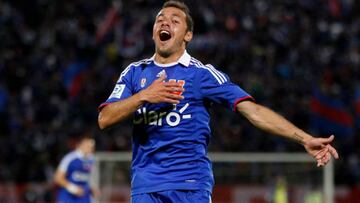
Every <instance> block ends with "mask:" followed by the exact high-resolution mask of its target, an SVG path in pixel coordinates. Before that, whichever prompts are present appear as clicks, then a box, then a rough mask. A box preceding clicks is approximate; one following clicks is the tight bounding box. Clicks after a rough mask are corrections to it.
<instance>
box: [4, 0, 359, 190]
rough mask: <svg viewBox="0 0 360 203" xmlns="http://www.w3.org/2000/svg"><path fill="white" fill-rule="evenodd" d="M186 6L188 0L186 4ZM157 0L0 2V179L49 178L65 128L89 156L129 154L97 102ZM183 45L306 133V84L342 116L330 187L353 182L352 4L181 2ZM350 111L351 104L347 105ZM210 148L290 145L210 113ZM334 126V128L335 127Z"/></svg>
mask: <svg viewBox="0 0 360 203" xmlns="http://www.w3.org/2000/svg"><path fill="white" fill-rule="evenodd" d="M189 2H190V1H189ZM161 5H162V1H157V0H148V1H145V0H136V1H126V0H124V1H122V2H121V1H117V0H114V1H96V0H71V1H70V0H66V1H50V0H31V1H10V0H5V1H2V2H0V28H1V29H0V41H1V43H0V118H1V119H0V120H1V122H0V154H1V156H0V182H13V183H24V182H46V181H51V179H52V175H53V172H54V170H55V168H56V167H57V164H58V161H59V160H60V158H61V156H62V155H63V154H65V153H66V152H67V151H69V149H70V148H72V147H73V145H74V138H76V136H77V134H79V133H81V132H83V131H87V132H91V133H93V134H94V135H95V137H96V140H97V146H96V147H97V150H99V151H104V150H106V151H129V150H130V149H131V131H132V128H131V125H130V124H131V121H129V122H128V123H124V124H121V125H119V126H116V127H114V128H112V129H110V130H107V131H100V130H99V128H98V126H97V115H98V113H97V107H98V105H99V104H100V103H101V102H103V101H104V100H105V99H106V98H107V97H108V96H109V94H110V93H111V91H112V88H113V86H114V83H115V82H116V80H117V78H118V76H119V74H120V73H121V71H122V70H123V69H124V68H125V67H126V66H127V65H128V64H129V63H130V62H132V61H137V60H140V59H143V58H148V57H151V54H152V53H153V51H154V47H153V43H152V39H151V34H152V25H153V20H154V16H155V15H156V12H157V11H158V9H159V7H160V6H161ZM189 5H190V8H191V12H192V15H193V17H194V20H195V35H194V39H193V41H192V42H191V43H190V44H189V47H188V52H189V53H190V54H192V55H193V56H194V57H196V58H198V59H199V60H201V61H203V62H205V63H211V64H213V65H214V66H215V67H217V68H218V69H219V70H221V71H223V72H225V73H227V74H228V75H229V76H230V78H231V79H232V81H233V82H234V83H237V84H239V85H240V86H241V87H242V88H243V89H245V90H247V91H248V92H249V93H251V94H252V95H253V96H254V98H255V99H256V101H257V102H259V103H261V104H264V105H266V106H269V107H271V108H272V109H275V110H276V111H278V112H280V113H281V114H282V115H284V116H285V117H286V118H288V119H289V120H291V121H293V122H294V123H295V124H296V125H298V126H299V127H301V128H303V129H306V130H307V131H309V132H311V133H313V134H315V135H319V136H321V135H327V134H324V133H326V132H324V131H321V130H319V129H318V128H317V126H316V125H314V122H313V114H314V113H316V112H313V111H312V108H311V101H312V99H313V91H314V89H319V90H321V92H322V93H323V94H324V95H327V96H328V97H330V98H336V99H338V100H339V101H340V102H341V104H343V106H342V109H341V111H343V112H345V113H346V115H347V116H348V117H349V118H350V121H349V122H350V124H349V123H347V125H346V126H345V128H347V129H350V131H349V133H344V134H336V135H335V136H336V140H335V141H336V142H335V146H336V147H337V148H338V149H339V154H340V157H341V159H340V160H339V161H337V162H336V172H335V174H336V183H337V184H344V185H353V184H359V183H360V163H359V161H360V160H359V158H360V151H359V147H358V145H359V144H360V139H359V126H360V124H359V123H358V124H357V122H356V120H359V118H360V110H358V112H357V113H356V101H357V103H360V95H358V96H357V97H356V92H357V91H359V88H360V87H359V84H360V83H359V82H360V77H359V76H360V69H359V67H360V49H359V43H360V41H359V40H360V2H359V1H354V0H315V1H314V0H297V1H292V0H281V1H270V0H244V1H237V0H227V1H221V0H209V1H200V0H197V1H191V3H189ZM358 109H360V108H359V106H358ZM212 111H213V112H212V113H213V114H214V115H213V121H212V126H213V138H212V141H211V144H210V150H211V151H256V152H257V151H265V152H275V151H276V152H285V151H286V152H288V151H300V152H303V149H302V148H301V146H300V145H298V144H296V143H293V142H289V141H286V140H283V139H282V138H280V139H279V138H276V137H273V136H267V135H265V134H264V133H263V132H261V131H259V130H257V129H256V128H254V127H252V126H251V125H250V124H249V123H248V122H247V121H246V120H245V119H243V118H242V117H240V116H238V115H236V114H234V113H232V112H230V111H226V110H225V109H224V108H214V109H213V110H212ZM339 125H343V123H341V122H340V123H339Z"/></svg>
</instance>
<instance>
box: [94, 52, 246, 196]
mask: <svg viewBox="0 0 360 203" xmlns="http://www.w3.org/2000/svg"><path fill="white" fill-rule="evenodd" d="M161 74H166V81H176V82H179V83H180V84H182V85H183V87H184V89H185V91H184V92H183V93H182V95H183V96H184V99H183V100H181V101H180V103H179V104H177V105H173V104H168V103H160V104H150V103H145V104H144V105H143V106H141V107H140V108H139V109H138V110H137V111H136V112H135V113H134V114H135V115H134V121H133V122H134V132H133V142H132V143H133V146H132V150H133V158H132V177H131V185H132V194H133V195H134V194H141V193H150V192H157V191H163V190H169V189H174V190H197V189H203V190H207V191H209V192H211V191H212V187H213V184H214V178H213V174H212V167H211V162H210V160H209V158H208V157H207V147H208V143H209V139H210V127H209V121H210V115H209V111H208V108H209V107H210V105H211V103H213V102H215V103H219V104H221V105H223V106H225V107H226V108H229V109H231V110H235V106H236V104H237V103H238V102H240V101H243V100H246V99H252V97H251V96H250V95H249V94H248V93H246V92H245V91H244V90H242V89H241V88H240V87H238V86H237V85H235V84H233V83H231V82H230V80H229V77H228V76H227V75H225V74H224V73H222V72H220V71H218V70H216V69H215V68H214V67H213V66H212V65H203V64H202V63H201V62H199V61H198V60H196V59H195V58H192V57H191V56H190V55H189V54H188V53H187V52H185V53H184V54H183V55H182V57H181V58H180V59H179V60H178V62H176V63H172V64H157V63H156V62H155V61H154V59H153V58H150V59H145V60H142V61H139V62H136V63H132V64H130V65H129V66H128V67H127V68H126V69H125V70H124V71H123V72H122V73H121V75H120V78H119V80H118V81H117V84H116V85H115V88H114V90H113V92H112V94H111V95H110V97H109V98H108V99H107V101H106V102H104V103H103V104H102V105H100V107H99V108H100V109H101V108H102V107H103V106H105V105H107V104H109V103H112V102H116V101H120V100H122V99H126V98H128V97H130V96H132V95H134V94H136V93H138V92H140V91H141V90H143V89H145V88H147V87H148V86H149V85H150V84H151V83H152V82H153V81H154V80H156V79H157V78H158V77H159V76H160V75H161Z"/></svg>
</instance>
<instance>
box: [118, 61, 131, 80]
mask: <svg viewBox="0 0 360 203" xmlns="http://www.w3.org/2000/svg"><path fill="white" fill-rule="evenodd" d="M131 65H132V64H130V65H129V66H128V67H126V68H125V70H123V72H121V74H120V77H119V80H118V82H120V81H121V80H122V78H123V77H124V76H125V75H126V74H127V73H128V72H129V71H130V68H131Z"/></svg>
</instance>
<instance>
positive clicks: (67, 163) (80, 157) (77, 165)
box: [54, 134, 99, 203]
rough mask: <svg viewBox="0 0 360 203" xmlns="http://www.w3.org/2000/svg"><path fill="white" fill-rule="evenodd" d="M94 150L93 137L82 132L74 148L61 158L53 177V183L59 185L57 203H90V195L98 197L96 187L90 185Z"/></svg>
mask: <svg viewBox="0 0 360 203" xmlns="http://www.w3.org/2000/svg"><path fill="white" fill-rule="evenodd" d="M94 151H95V140H94V138H92V137H91V136H90V135H89V134H83V135H81V136H80V138H79V139H78V143H77V146H76V149H75V150H73V151H71V152H69V153H68V154H66V155H65V156H64V158H63V159H62V160H61V162H60V164H59V166H58V168H57V170H56V173H55V177H54V181H55V183H56V184H57V185H58V186H60V188H59V191H58V195H57V203H90V202H91V196H93V197H95V198H97V197H99V191H98V189H97V188H94V187H92V186H90V175H91V169H92V166H93V164H94V157H93V153H94Z"/></svg>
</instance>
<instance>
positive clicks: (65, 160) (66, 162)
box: [58, 154, 74, 173]
mask: <svg viewBox="0 0 360 203" xmlns="http://www.w3.org/2000/svg"><path fill="white" fill-rule="evenodd" d="M73 159H74V156H73V154H68V155H66V156H65V157H64V158H63V159H62V160H61V161H60V164H59V166H58V170H60V171H62V172H64V173H66V172H67V171H68V168H69V165H70V162H71V161H72V160H73Z"/></svg>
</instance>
